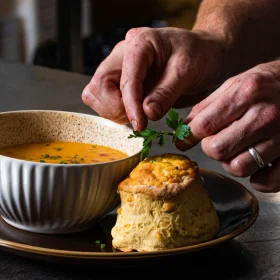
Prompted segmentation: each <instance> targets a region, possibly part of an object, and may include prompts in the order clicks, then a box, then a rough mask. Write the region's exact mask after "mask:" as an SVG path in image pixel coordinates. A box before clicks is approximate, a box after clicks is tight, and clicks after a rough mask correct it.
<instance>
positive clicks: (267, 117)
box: [260, 104, 280, 125]
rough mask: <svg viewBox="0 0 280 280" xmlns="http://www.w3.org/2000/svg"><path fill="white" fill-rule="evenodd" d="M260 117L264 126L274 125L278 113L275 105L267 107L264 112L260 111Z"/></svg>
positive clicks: (279, 113) (279, 114)
mask: <svg viewBox="0 0 280 280" xmlns="http://www.w3.org/2000/svg"><path fill="white" fill-rule="evenodd" d="M260 116H261V119H262V121H263V122H264V125H270V124H275V122H278V121H279V116H280V112H279V109H278V108H277V106H276V105H275V104H271V105H269V106H267V107H266V108H265V109H264V110H261V112H260Z"/></svg>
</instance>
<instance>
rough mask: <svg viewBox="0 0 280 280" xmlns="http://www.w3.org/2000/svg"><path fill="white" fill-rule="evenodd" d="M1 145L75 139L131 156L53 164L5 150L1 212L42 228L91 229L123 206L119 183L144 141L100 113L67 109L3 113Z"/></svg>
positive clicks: (0, 162) (23, 225) (17, 223)
mask: <svg viewBox="0 0 280 280" xmlns="http://www.w3.org/2000/svg"><path fill="white" fill-rule="evenodd" d="M0 127H1V134H0V148H2V147H6V146H11V145H15V144H23V143H36V142H48V141H74V142H86V143H94V144H100V145H105V146H109V147H111V148H114V149H118V150H120V151H122V152H124V153H126V154H128V157H127V158H125V159H121V160H116V161H113V162H106V163H97V164H67V165H65V164H48V163H39V162H31V161H26V160H19V159H15V158H10V157H7V156H2V155H0V215H1V216H2V218H3V219H4V220H5V221H6V222H7V223H8V224H10V225H12V226H14V227H17V228H20V229H23V230H27V231H32V232H38V233H50V234H59V233H72V232H77V231H82V230H85V229H87V228H89V227H91V226H92V225H93V223H94V222H95V221H97V220H98V219H99V218H101V217H103V216H104V215H105V214H107V213H108V212H110V211H112V210H113V209H114V208H115V207H117V206H118V204H119V202H120V200H119V195H118V194H117V185H118V183H119V182H120V181H121V180H123V179H124V178H125V177H126V176H127V175H128V174H129V172H130V171H131V170H132V169H133V168H134V167H135V166H136V165H137V164H138V163H139V161H140V152H141V149H142V143H143V140H142V139H140V138H132V139H128V135H129V134H131V133H132V129H131V128H129V127H128V126H125V125H118V124H116V123H113V122H111V121H109V120H106V119H103V118H101V117H98V116H92V115H86V114H80V113H73V112H64V111H47V110H35V111H31V110H29V111H13V112H4V113H0Z"/></svg>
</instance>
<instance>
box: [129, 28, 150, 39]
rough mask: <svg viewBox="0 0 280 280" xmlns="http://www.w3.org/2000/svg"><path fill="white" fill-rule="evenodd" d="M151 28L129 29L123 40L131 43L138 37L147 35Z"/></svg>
mask: <svg viewBox="0 0 280 280" xmlns="http://www.w3.org/2000/svg"><path fill="white" fill-rule="evenodd" d="M150 31H151V28H149V27H139V28H131V29H129V30H128V31H127V33H126V35H125V40H127V41H133V40H135V39H136V38H137V37H139V36H144V37H145V36H146V35H147V33H150Z"/></svg>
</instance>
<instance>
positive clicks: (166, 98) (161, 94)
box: [153, 85, 177, 104]
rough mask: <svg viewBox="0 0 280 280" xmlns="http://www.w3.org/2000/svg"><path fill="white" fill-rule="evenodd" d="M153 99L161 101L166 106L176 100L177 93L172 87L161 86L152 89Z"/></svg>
mask: <svg viewBox="0 0 280 280" xmlns="http://www.w3.org/2000/svg"><path fill="white" fill-rule="evenodd" d="M153 94H154V96H155V99H157V100H158V99H159V100H163V102H165V103H167V104H173V103H174V102H175V100H176V98H177V93H176V91H175V89H174V88H173V87H172V86H168V85H162V86H160V87H156V88H154V89H153Z"/></svg>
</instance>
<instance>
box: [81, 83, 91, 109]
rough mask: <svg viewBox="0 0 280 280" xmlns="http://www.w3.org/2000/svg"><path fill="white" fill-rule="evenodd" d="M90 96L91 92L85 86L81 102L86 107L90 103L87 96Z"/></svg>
mask: <svg viewBox="0 0 280 280" xmlns="http://www.w3.org/2000/svg"><path fill="white" fill-rule="evenodd" d="M90 94H91V91H90V89H89V85H87V86H86V87H85V88H84V90H83V92H82V101H83V102H84V103H85V104H86V105H89V103H90V100H89V97H90V96H89V95H90Z"/></svg>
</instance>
